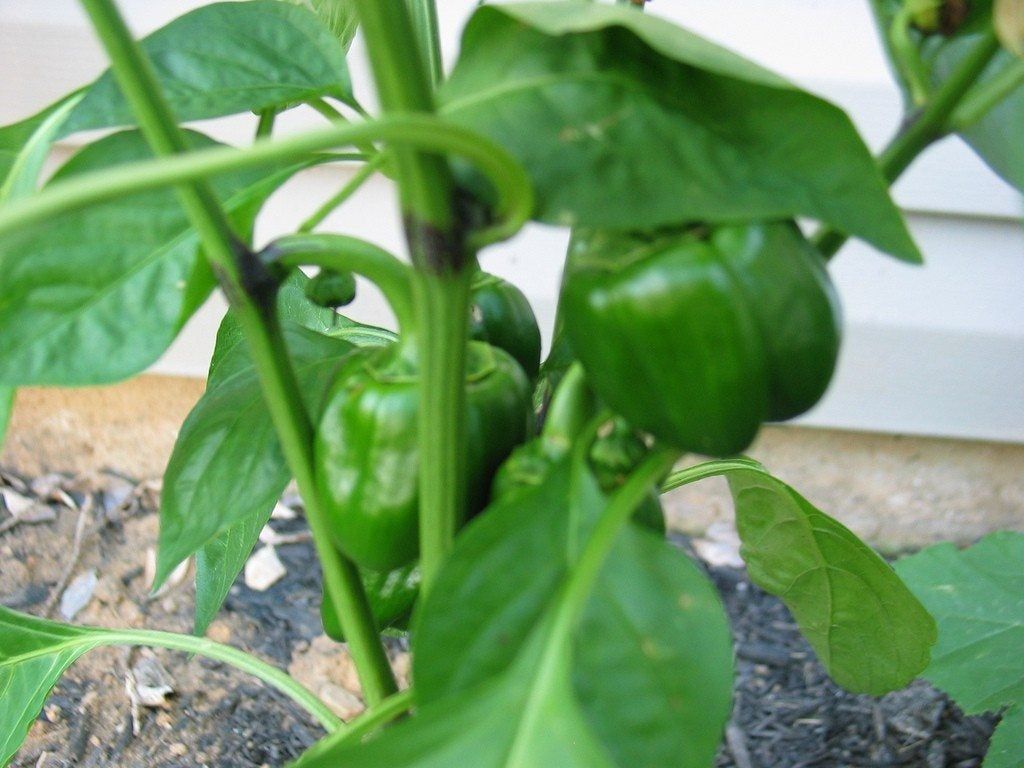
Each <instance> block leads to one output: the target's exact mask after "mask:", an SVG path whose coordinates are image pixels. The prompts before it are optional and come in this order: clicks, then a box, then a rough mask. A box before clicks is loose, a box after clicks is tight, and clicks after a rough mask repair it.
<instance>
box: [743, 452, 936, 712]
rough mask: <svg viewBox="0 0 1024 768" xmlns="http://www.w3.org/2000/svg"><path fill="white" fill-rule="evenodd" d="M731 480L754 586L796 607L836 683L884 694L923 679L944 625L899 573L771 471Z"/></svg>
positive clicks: (751, 471)
mask: <svg viewBox="0 0 1024 768" xmlns="http://www.w3.org/2000/svg"><path fill="white" fill-rule="evenodd" d="M727 476H728V479H729V487H730V489H731V491H732V496H733V500H734V502H735V505H736V524H737V528H738V530H739V534H740V539H741V541H742V548H741V550H740V554H741V555H742V556H743V559H744V560H745V561H746V563H747V568H748V569H749V572H750V579H751V581H753V582H754V583H755V584H757V585H758V586H759V587H761V588H762V589H764V590H765V591H767V592H770V593H771V594H773V595H777V596H778V597H780V598H781V599H782V601H783V602H784V603H785V604H786V605H787V606H788V607H789V609H790V611H792V613H793V616H794V618H795V619H796V621H797V624H798V625H799V626H800V630H801V632H803V634H804V636H805V637H806V638H807V640H808V642H810V644H811V647H812V648H814V650H815V652H816V653H817V654H818V657H819V658H820V659H821V661H822V663H823V664H824V665H825V667H826V668H827V669H828V671H829V674H830V675H831V676H832V678H833V679H834V680H835V681H836V682H837V683H839V684H840V685H842V686H843V687H844V688H847V689H849V690H851V691H855V692H858V693H870V694H873V695H881V694H883V693H886V692H888V691H892V690H896V689H897V688H902V687H903V686H904V685H906V684H907V683H909V682H910V681H911V680H913V679H914V677H916V676H917V675H918V674H920V673H921V671H922V670H924V668H925V667H926V666H927V665H928V656H929V650H930V648H931V646H932V645H933V644H934V643H935V632H936V630H935V622H934V620H933V619H932V618H931V616H929V615H928V612H927V611H926V610H925V609H924V607H923V606H922V605H921V603H920V602H919V601H918V600H917V598H916V597H914V595H913V594H912V593H911V592H910V590H908V589H907V587H906V585H905V584H903V582H902V581H900V578H899V577H898V576H897V575H896V572H895V571H894V570H893V569H892V568H891V567H890V566H889V565H888V564H887V563H886V562H885V561H884V560H882V558H880V557H879V556H878V555H877V554H875V552H873V551H872V550H871V548H870V547H868V546H867V545H866V544H864V542H862V541H861V540H860V539H858V538H857V537H856V536H855V535H854V534H853V533H851V532H850V531H849V530H848V529H847V528H845V527H844V526H843V525H842V524H840V523H839V522H837V521H836V520H833V519H832V518H831V517H829V516H828V515H826V514H824V513H823V512H821V511H820V510H818V509H816V508H815V507H814V506H813V505H811V503H810V502H808V501H807V500H806V499H805V498H803V497H802V496H801V495H800V494H798V493H797V492H796V491H794V490H793V489H792V488H790V487H789V486H788V485H786V484H785V483H783V482H782V481H780V480H777V479H776V478H774V477H772V476H771V475H769V474H768V473H767V472H764V471H761V470H756V469H741V470H733V471H731V472H729V473H728V475H727Z"/></svg>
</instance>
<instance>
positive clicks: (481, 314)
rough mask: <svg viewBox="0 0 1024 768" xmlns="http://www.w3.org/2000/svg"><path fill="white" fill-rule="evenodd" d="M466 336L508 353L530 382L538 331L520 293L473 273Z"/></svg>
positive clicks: (537, 349) (537, 361)
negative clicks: (467, 334) (467, 333)
mask: <svg viewBox="0 0 1024 768" xmlns="http://www.w3.org/2000/svg"><path fill="white" fill-rule="evenodd" d="M470 290H471V293H470V301H471V302H472V304H471V307H470V320H469V337H470V338H471V339H476V340H477V341H486V342H487V343H488V344H491V345H492V346H495V347H500V348H501V349H504V350H505V351H506V352H508V353H509V354H510V355H512V357H514V358H515V359H516V361H517V362H518V363H519V364H520V365H521V366H522V367H523V370H524V371H526V375H527V376H528V377H529V378H530V379H531V380H532V379H533V378H535V377H536V376H537V369H538V368H539V367H540V348H541V341H540V328H539V327H538V326H537V317H536V316H535V315H534V314H533V308H532V307H531V306H530V302H529V301H527V299H526V296H524V295H523V292H522V291H520V290H519V289H518V288H516V287H515V286H514V285H512V283H509V282H507V281H505V280H502V279H501V278H500V277H498V276H497V275H491V274H488V273H487V272H477V273H476V274H475V275H474V276H473V282H472V285H471V286H470Z"/></svg>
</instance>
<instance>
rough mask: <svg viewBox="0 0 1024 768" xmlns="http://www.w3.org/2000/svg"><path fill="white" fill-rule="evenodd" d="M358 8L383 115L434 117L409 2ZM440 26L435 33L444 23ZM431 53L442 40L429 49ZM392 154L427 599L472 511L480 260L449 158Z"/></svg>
mask: <svg viewBox="0 0 1024 768" xmlns="http://www.w3.org/2000/svg"><path fill="white" fill-rule="evenodd" d="M410 1H413V0H410ZM415 1H416V3H417V4H418V5H419V6H420V9H421V10H423V11H424V12H425V14H426V16H430V15H431V14H432V12H433V11H432V7H428V6H432V5H433V4H432V3H429V4H428V6H425V5H423V3H421V2H419V0H415ZM357 7H358V10H359V18H360V22H361V23H362V29H363V35H364V38H365V40H366V44H367V47H368V49H369V54H370V64H371V66H372V68H373V74H374V78H375V80H376V82H377V92H378V95H379V96H380V101H381V105H382V106H383V108H384V111H385V112H386V113H388V112H396V111H398V112H408V111H411V112H433V111H434V103H433V83H432V82H431V77H430V74H429V72H428V71H426V68H425V67H424V66H423V64H424V57H421V56H412V57H410V56H409V53H408V52H409V51H416V50H422V51H423V52H424V53H425V54H426V57H427V58H429V57H430V56H431V55H432V52H431V50H424V49H423V48H421V47H420V44H419V42H418V41H417V37H416V33H415V30H414V28H413V20H412V18H411V16H410V13H409V6H408V4H407V3H406V2H401V1H400V0H394V2H379V0H357ZM432 23H433V24H434V26H435V27H436V19H434V20H433V22H432ZM432 47H433V41H431V43H430V45H429V46H427V48H429V49H432ZM410 64H411V65H412V66H410ZM437 66H438V68H439V66H440V64H439V62H438V63H437ZM393 151H394V154H395V159H396V167H397V170H398V181H399V189H400V193H401V201H402V214H403V217H404V220H405V233H406V239H407V240H408V243H409V250H410V255H411V257H412V262H413V264H414V265H415V266H416V268H417V278H416V281H415V287H414V290H415V293H414V296H415V299H416V314H417V327H418V328H419V329H420V333H419V335H418V337H417V342H418V343H417V349H416V357H417V362H418V366H419V415H418V422H417V429H418V436H417V447H418V450H419V461H420V467H419V507H420V510H419V515H420V517H419V529H420V568H421V571H422V575H423V581H422V584H421V587H420V592H421V594H424V595H425V594H426V593H427V592H428V591H429V589H430V586H431V584H432V583H433V580H434V577H435V576H436V574H437V572H438V570H439V569H440V567H441V564H442V562H443V561H444V559H445V557H446V556H447V554H448V551H449V550H450V549H451V546H452V542H453V541H454V538H455V531H456V527H457V525H458V524H459V523H460V522H461V520H462V518H463V514H464V510H463V507H464V505H465V500H466V499H465V497H466V481H467V478H466V473H465V471H464V467H465V461H466V459H465V443H466V440H465V432H466V413H465V410H466V408H465V399H466V388H465V376H466V344H467V341H468V335H469V287H470V280H471V278H472V275H473V271H474V267H475V262H476V258H475V252H474V244H473V243H471V242H470V241H468V240H467V239H466V236H465V235H466V233H465V232H464V228H463V222H462V221H461V220H460V216H459V214H458V207H457V205H456V198H455V186H454V182H453V180H452V176H451V171H450V169H449V167H448V162H447V160H446V159H445V158H443V157H441V156H439V155H436V154H428V153H424V152H422V151H417V150H415V149H413V148H411V147H409V146H401V145H399V146H396V147H394V149H393ZM527 185H528V182H527Z"/></svg>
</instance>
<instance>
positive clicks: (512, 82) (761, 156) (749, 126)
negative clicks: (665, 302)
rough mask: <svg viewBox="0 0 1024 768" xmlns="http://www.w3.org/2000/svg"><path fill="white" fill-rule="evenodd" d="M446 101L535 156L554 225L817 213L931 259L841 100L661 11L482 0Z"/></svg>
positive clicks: (528, 160) (446, 106) (629, 225)
mask: <svg viewBox="0 0 1024 768" xmlns="http://www.w3.org/2000/svg"><path fill="white" fill-rule="evenodd" d="M442 97H443V112H444V114H445V115H446V116H448V117H449V118H451V119H453V120H455V121H457V122H459V123H462V124H464V125H467V126H469V127H471V128H473V129H476V130H478V131H480V132H482V133H484V134H486V135H488V136H490V137H491V138H493V139H495V140H496V141H498V142H500V143H501V144H503V145H504V146H505V147H506V148H507V149H509V150H510V151H511V152H512V153H513V154H514V155H515V156H516V157H517V158H518V159H519V160H520V161H521V162H522V163H523V164H524V165H525V167H526V169H527V170H528V171H529V173H530V176H531V178H532V180H533V182H534V186H535V189H536V192H537V198H538V205H539V208H538V211H537V216H538V217H539V218H540V219H542V220H544V221H548V222H554V223H560V224H570V225H586V226H596V227H611V228H624V229H637V228H648V227H656V226H661V225H667V224H678V223H680V222H690V221H711V222H735V221H747V220H752V219H761V218H789V217H793V216H807V217H811V218H816V219H819V220H821V221H824V222H827V223H829V224H831V225H833V226H834V227H836V228H837V229H839V230H841V231H843V232H846V233H847V234H850V235H854V236H857V237H861V238H863V239H865V240H867V241H869V242H871V243H872V244H873V245H875V246H877V247H878V248H880V249H882V250H883V251H886V252H888V253H891V254H893V255H894V256H897V257H899V258H902V259H905V260H908V261H918V260H919V259H920V254H919V253H918V251H917V248H916V247H915V246H914V244H913V242H912V240H911V239H910V235H909V234H908V232H907V229H906V225H905V224H904V222H903V220H902V218H901V216H900V214H899V212H898V211H897V209H896V207H895V205H894V204H893V202H892V200H891V199H890V198H889V194H888V190H887V187H886V184H885V182H884V180H883V179H882V175H881V173H880V171H879V169H878V167H877V165H876V163H875V161H874V160H873V159H872V157H871V155H870V153H869V151H868V149H867V147H866V146H865V145H864V142H863V141H862V140H861V138H860V136H859V135H858V134H857V131H856V130H855V129H854V127H853V124H852V123H851V122H850V120H849V118H848V117H847V116H846V115H845V114H844V113H843V112H842V111H841V110H840V109H838V108H837V107H835V106H833V105H832V104H829V103H828V102H825V101H823V100H822V99H819V98H817V97H815V96H812V95H810V94H808V93H805V92H803V91H801V90H799V89H798V88H796V87H794V86H793V85H791V84H790V83H788V82H786V81H785V80H783V79H782V78H780V77H778V76H776V75H774V74H772V73H770V72H767V71H766V70H764V69H761V68H760V67H757V66H756V65H754V64H752V63H750V62H748V61H746V60H744V59H742V58H740V57H739V56H737V55H735V54H733V53H730V52H729V51H726V50H724V49H722V48H719V47H718V46H715V45H713V44H711V43H709V42H707V41H706V40H704V39H702V38H700V37H697V36H696V35H693V34H691V33H689V32H687V31H686V30H684V29H681V28H679V27H676V26H674V25H673V24H671V23H669V22H667V21H665V20H663V19H659V18H657V17H656V16H652V15H650V14H639V13H635V12H633V11H632V9H630V8H627V7H622V6H618V7H617V6H612V5H607V4H599V3H592V4H585V3H578V2H545V3H515V4H509V5H498V6H484V7H482V8H480V9H478V10H477V11H476V13H475V14H474V15H473V17H472V19H471V20H470V22H469V24H468V26H467V28H466V31H465V34H464V36H463V40H462V51H461V54H460V58H459V61H458V63H457V65H456V67H455V70H454V71H453V73H452V76H451V79H450V81H449V82H448V83H447V84H446V85H445V86H444V88H443V91H442Z"/></svg>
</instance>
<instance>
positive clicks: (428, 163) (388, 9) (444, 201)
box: [355, 0, 461, 266]
mask: <svg viewBox="0 0 1024 768" xmlns="http://www.w3.org/2000/svg"><path fill="white" fill-rule="evenodd" d="M355 5H356V10H357V11H358V13H359V23H360V26H361V28H362V31H363V38H364V39H365V40H366V46H367V50H368V52H369V55H370V66H371V68H372V69H373V76H374V80H375V81H376V83H377V94H378V96H379V97H380V102H381V106H382V107H383V109H384V111H385V113H394V112H423V113H431V112H433V111H434V98H433V90H432V88H431V85H430V81H429V79H428V77H427V73H426V72H425V71H423V67H422V64H423V60H422V58H421V57H419V56H410V55H409V52H410V51H417V50H420V47H419V42H418V41H417V40H416V33H415V31H414V30H413V26H412V20H411V19H410V17H409V9H408V6H407V5H406V3H405V2H403V1H402V0H388V2H380V0H356V2H355ZM394 153H395V164H396V166H397V170H398V179H399V188H400V193H401V198H402V208H403V214H404V215H405V216H406V220H407V224H406V227H407V229H408V228H409V227H410V225H412V226H415V227H427V228H429V229H430V230H431V231H433V232H437V233H440V234H445V233H451V232H452V231H454V229H455V227H456V224H457V222H456V221H455V214H454V206H453V205H452V201H453V193H454V183H453V181H452V177H451V172H450V171H449V169H448V164H447V162H446V161H445V160H444V158H443V157H440V156H438V155H432V154H425V153H423V152H421V151H418V150H416V149H414V148H412V147H411V146H409V145H405V146H401V145H400V146H397V147H395V150H394ZM410 239H411V240H412V241H413V242H412V243H411V245H412V248H413V254H412V256H413V260H414V263H416V264H417V266H419V263H418V262H419V261H420V260H423V259H425V260H427V261H431V260H432V258H431V255H430V254H422V253H417V251H418V250H420V248H419V247H417V243H416V240H418V239H419V237H417V236H411V237H410ZM458 255H461V254H458Z"/></svg>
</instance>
